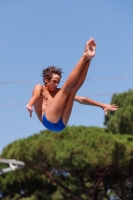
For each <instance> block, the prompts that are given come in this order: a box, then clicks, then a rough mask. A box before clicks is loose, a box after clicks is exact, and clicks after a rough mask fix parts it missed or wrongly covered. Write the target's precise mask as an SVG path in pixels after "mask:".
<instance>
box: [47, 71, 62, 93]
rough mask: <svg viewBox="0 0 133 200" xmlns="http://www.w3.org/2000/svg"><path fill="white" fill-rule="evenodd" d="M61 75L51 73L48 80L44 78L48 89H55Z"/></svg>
mask: <svg viewBox="0 0 133 200" xmlns="http://www.w3.org/2000/svg"><path fill="white" fill-rule="evenodd" d="M60 79H61V77H60V76H59V75H58V74H53V75H52V78H51V79H50V80H48V79H45V83H46V85H47V88H48V90H50V91H55V90H56V89H57V87H58V85H59V83H60Z"/></svg>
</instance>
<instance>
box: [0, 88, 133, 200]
mask: <svg viewBox="0 0 133 200" xmlns="http://www.w3.org/2000/svg"><path fill="white" fill-rule="evenodd" d="M132 102H133V91H132V90H130V91H128V92H124V93H121V94H114V95H113V97H112V100H111V104H116V105H117V106H118V107H119V109H118V111H116V112H109V113H108V115H107V116H105V121H104V123H105V125H106V128H99V127H83V126H78V127H75V126H72V127H67V128H66V129H65V130H63V131H62V132H60V133H53V132H50V131H47V130H46V131H41V132H40V133H38V134H34V135H32V136H30V137H28V138H26V139H21V140H17V141H15V142H13V143H11V144H9V145H8V146H7V147H5V148H4V149H3V151H2V154H1V156H0V157H1V158H6V159H16V160H21V161H23V162H25V164H26V166H25V168H23V169H21V170H18V171H15V172H14V171H13V172H9V173H6V174H2V175H1V176H0V199H5V200H10V199H12V200H17V199H21V200H43V199H44V200H88V199H89V200H107V199H110V200H117V199H119V200H120V199H121V200H131V199H133V136H132V133H133V123H132V121H133V108H132Z"/></svg>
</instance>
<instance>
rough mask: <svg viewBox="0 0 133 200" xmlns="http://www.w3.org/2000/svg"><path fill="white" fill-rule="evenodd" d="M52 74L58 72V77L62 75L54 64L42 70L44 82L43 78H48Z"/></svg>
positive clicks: (60, 70)
mask: <svg viewBox="0 0 133 200" xmlns="http://www.w3.org/2000/svg"><path fill="white" fill-rule="evenodd" d="M53 74H58V75H59V76H60V77H62V75H61V74H62V69H61V68H57V67H55V66H49V67H48V68H46V69H44V70H43V71H42V77H43V82H44V83H45V81H44V80H45V78H47V79H48V80H50V79H51V78H52V75H53Z"/></svg>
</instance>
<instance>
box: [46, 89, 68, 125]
mask: <svg viewBox="0 0 133 200" xmlns="http://www.w3.org/2000/svg"><path fill="white" fill-rule="evenodd" d="M68 95H69V93H68V92H66V91H64V89H63V88H61V89H60V91H59V92H58V93H57V94H56V95H55V97H54V98H53V100H52V102H51V104H50V106H49V107H48V108H47V110H46V116H47V119H48V120H49V121H51V122H53V123H56V122H58V121H59V119H60V118H61V116H62V114H63V110H64V107H65V105H66V102H67V98H68Z"/></svg>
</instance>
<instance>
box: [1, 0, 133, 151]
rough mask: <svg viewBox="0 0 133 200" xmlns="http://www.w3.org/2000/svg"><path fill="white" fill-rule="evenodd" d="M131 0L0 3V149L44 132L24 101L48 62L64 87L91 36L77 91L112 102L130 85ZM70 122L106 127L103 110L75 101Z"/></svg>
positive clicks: (132, 67)
mask: <svg viewBox="0 0 133 200" xmlns="http://www.w3.org/2000/svg"><path fill="white" fill-rule="evenodd" d="M132 8H133V1H132V0H128V1H124V0H123V1H122V0H116V1H107V0H101V1H90V0H83V1H80V0H73V1H72V0H67V1H65V0H64V1H62V0H56V1H52V0H49V1H44V0H39V1H38V0H23V1H21V0H12V1H9V0H6V1H5V0H1V1H0V152H2V149H3V148H4V147H6V146H7V145H8V144H9V143H11V142H14V141H15V140H18V139H21V138H26V137H28V136H31V135H33V134H34V133H39V132H40V131H42V130H45V127H43V125H42V124H41V123H40V121H39V120H38V118H37V116H36V115H35V113H33V117H32V118H30V117H29V113H28V111H27V110H26V107H25V106H26V104H27V102H28V101H29V99H30V98H31V94H32V90H33V88H34V86H35V85H36V84H37V83H40V84H43V82H42V77H41V73H42V70H43V69H44V68H46V67H48V66H49V65H55V66H57V67H60V68H63V72H64V73H63V78H62V81H61V83H60V87H61V86H62V85H63V83H64V82H65V80H66V79H67V77H68V76H69V74H70V72H71V70H72V69H73V67H74V66H75V65H76V63H77V62H78V60H79V59H80V56H81V55H82V53H83V50H84V47H85V43H86V41H87V40H88V39H89V38H90V37H93V38H94V39H95V42H96V44H97V49H96V56H95V57H94V58H93V60H92V62H91V66H90V68H89V71H88V74H87V78H86V80H85V82H84V84H83V86H82V87H81V88H80V90H79V91H78V92H77V95H79V96H86V97H88V98H91V99H93V100H95V101H98V102H102V103H107V104H108V103H110V102H111V98H112V95H113V93H122V92H125V91H128V90H129V89H132V88H133V84H132V83H133V50H132V47H133V12H132ZM68 125H69V126H72V125H75V126H79V125H82V126H97V127H104V112H103V110H102V109H101V108H98V107H91V106H85V105H80V104H78V103H77V102H75V103H74V107H73V111H72V114H71V117H70V119H69V122H68Z"/></svg>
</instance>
